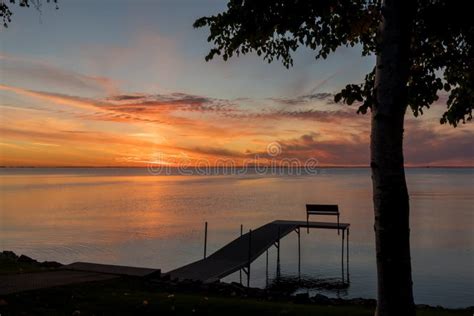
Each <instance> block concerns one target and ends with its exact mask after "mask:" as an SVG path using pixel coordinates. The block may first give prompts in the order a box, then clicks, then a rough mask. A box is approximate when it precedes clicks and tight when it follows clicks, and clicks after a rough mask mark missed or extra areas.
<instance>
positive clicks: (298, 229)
mask: <svg viewBox="0 0 474 316" xmlns="http://www.w3.org/2000/svg"><path fill="white" fill-rule="evenodd" d="M295 232H296V234H298V278H301V234H300V233H301V231H300V228H299V227H298V228H296V229H295Z"/></svg>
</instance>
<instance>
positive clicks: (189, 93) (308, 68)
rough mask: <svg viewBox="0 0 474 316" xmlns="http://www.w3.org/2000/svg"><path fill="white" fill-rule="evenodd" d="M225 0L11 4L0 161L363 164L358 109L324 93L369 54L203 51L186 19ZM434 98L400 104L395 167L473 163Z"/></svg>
mask: <svg viewBox="0 0 474 316" xmlns="http://www.w3.org/2000/svg"><path fill="white" fill-rule="evenodd" d="M225 7H226V2H225V1H217V0H216V1H191V0H189V1H185V0H178V1H151V0H150V1H145V0H135V1H132V0H102V1H95V0H83V1H73V0H60V1H59V10H56V9H55V6H54V5H52V4H49V5H48V4H46V3H45V4H44V5H43V7H42V8H41V12H39V11H37V10H35V9H32V8H30V9H22V8H18V7H14V10H13V12H14V15H13V18H12V23H11V24H10V25H9V27H8V28H7V29H2V30H1V32H0V121H1V124H0V165H1V166H43V167H51V166H96V167H98V166H140V167H146V166H149V165H155V164H158V165H161V164H164V165H170V166H174V165H177V164H183V163H184V164H191V165H196V164H200V163H210V164H212V163H216V162H219V161H223V160H231V161H233V162H235V163H236V164H237V165H241V164H246V163H248V162H249V161H254V162H255V161H256V160H258V161H260V160H261V161H264V162H265V161H266V162H268V161H270V160H272V159H277V160H280V161H281V160H282V159H296V160H298V161H301V162H304V161H307V160H308V159H315V160H316V161H317V162H318V163H319V164H320V165H321V166H368V163H369V136H370V117H369V115H358V114H356V110H357V106H347V105H342V104H334V102H333V94H334V93H336V92H338V90H340V89H341V88H343V87H344V86H345V84H348V83H359V82H361V80H362V78H363V77H364V75H365V74H366V73H367V72H368V71H370V70H371V68H372V66H373V64H374V63H375V58H374V57H361V55H360V49H358V48H357V47H354V48H345V47H343V48H340V49H338V50H337V51H336V52H335V53H334V54H333V55H331V56H330V57H329V58H328V59H326V60H315V58H314V52H312V51H311V50H308V49H305V48H302V49H299V50H298V51H297V52H296V53H295V55H294V67H292V68H290V69H286V68H285V67H283V65H282V64H281V63H279V62H274V63H272V64H268V63H266V62H264V61H262V60H261V59H260V58H259V57H258V56H256V55H253V54H250V55H246V56H241V57H238V58H233V59H231V60H228V61H227V62H224V61H222V60H220V59H214V60H212V61H210V62H206V61H204V56H205V55H206V53H207V52H208V51H209V49H210V47H211V46H210V44H209V43H207V40H206V39H207V36H208V30H207V29H193V27H192V24H193V22H194V20H196V19H197V18H199V17H201V16H206V15H212V14H215V13H218V12H222V11H224V10H225ZM445 108H446V96H444V95H440V100H439V101H437V102H436V103H435V104H433V106H432V107H431V109H430V110H428V111H426V112H425V115H423V116H422V117H419V118H414V117H413V115H412V114H411V113H407V119H406V129H405V162H406V165H407V166H473V165H474V160H473V158H474V150H473V148H474V146H473V145H474V144H473V139H474V138H473V136H474V127H473V125H472V123H469V124H465V125H462V126H459V127H457V128H452V127H450V126H447V125H440V124H439V118H440V117H441V114H442V113H443V112H444V110H445Z"/></svg>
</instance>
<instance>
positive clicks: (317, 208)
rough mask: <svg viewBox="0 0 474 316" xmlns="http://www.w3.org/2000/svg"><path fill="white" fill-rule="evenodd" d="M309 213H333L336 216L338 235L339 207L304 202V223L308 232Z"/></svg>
mask: <svg viewBox="0 0 474 316" xmlns="http://www.w3.org/2000/svg"><path fill="white" fill-rule="evenodd" d="M310 215H334V216H337V227H338V229H337V234H338V235H339V207H338V206H337V205H330V204H306V225H307V229H308V234H309V216H310Z"/></svg>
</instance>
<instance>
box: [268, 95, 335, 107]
mask: <svg viewBox="0 0 474 316" xmlns="http://www.w3.org/2000/svg"><path fill="white" fill-rule="evenodd" d="M269 100H271V101H274V102H276V103H280V104H283V105H302V104H307V103H310V102H312V101H324V102H325V103H327V104H333V103H334V94H332V93H327V92H321V93H311V94H305V95H300V96H297V97H293V98H284V97H280V98H269Z"/></svg>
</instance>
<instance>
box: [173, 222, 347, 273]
mask: <svg viewBox="0 0 474 316" xmlns="http://www.w3.org/2000/svg"><path fill="white" fill-rule="evenodd" d="M349 226H350V225H349V224H347V223H340V224H339V226H338V224H337V223H325V222H309V228H317V229H340V230H342V231H343V232H345V231H346V229H348V228H349ZM306 227H308V225H307V223H306V221H286V220H276V221H273V222H271V223H268V224H266V225H263V226H261V227H259V228H257V229H255V230H253V231H252V233H251V237H250V233H246V234H243V235H242V236H241V237H239V238H236V239H235V240H233V241H232V242H230V243H229V244H227V245H225V246H224V247H222V248H221V249H219V250H217V251H216V252H215V253H213V254H212V255H210V256H208V257H207V258H204V259H201V260H198V261H196V262H193V263H191V264H188V265H185V266H183V267H181V268H177V269H175V270H172V271H170V272H168V273H166V274H168V275H169V276H170V277H171V278H173V279H174V278H177V279H181V280H184V279H190V280H199V281H203V282H213V281H217V280H219V279H221V278H223V277H225V276H227V275H229V274H232V273H234V272H236V271H238V270H240V269H245V268H248V266H249V264H250V263H251V262H253V261H254V260H255V259H257V258H258V257H259V256H260V255H261V254H262V253H264V252H265V251H266V250H267V249H268V248H270V247H271V246H273V245H274V244H275V243H277V242H279V240H280V239H282V238H283V237H285V236H286V235H288V234H289V233H291V232H292V231H294V230H297V229H299V228H306ZM249 238H250V240H249ZM249 242H250V244H251V246H250V252H249Z"/></svg>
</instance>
